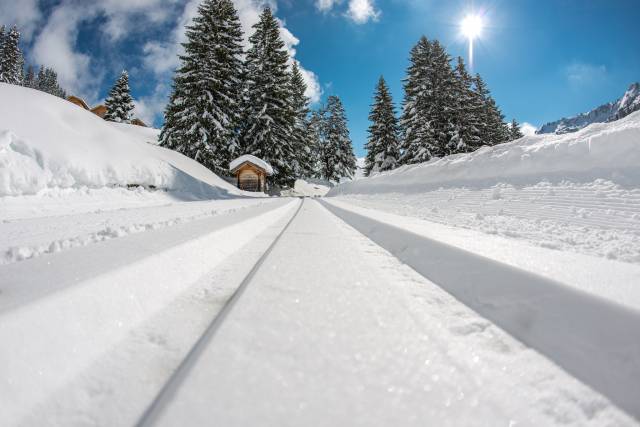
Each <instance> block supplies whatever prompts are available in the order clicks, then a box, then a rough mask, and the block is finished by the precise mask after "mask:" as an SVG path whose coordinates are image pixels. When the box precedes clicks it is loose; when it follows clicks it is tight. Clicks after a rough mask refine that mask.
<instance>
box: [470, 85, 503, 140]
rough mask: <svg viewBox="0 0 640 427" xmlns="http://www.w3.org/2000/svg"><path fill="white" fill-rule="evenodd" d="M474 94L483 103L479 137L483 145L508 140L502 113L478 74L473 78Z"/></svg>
mask: <svg viewBox="0 0 640 427" xmlns="http://www.w3.org/2000/svg"><path fill="white" fill-rule="evenodd" d="M474 87H475V93H476V96H478V97H479V99H481V101H482V103H483V109H482V114H481V117H482V129H481V133H480V134H481V139H482V143H483V144H484V145H496V144H501V143H503V142H507V141H508V140H509V128H508V127H507V124H506V123H505V122H504V115H503V114H502V112H501V111H500V109H499V108H498V106H497V105H496V102H495V100H494V99H493V97H492V96H491V93H490V92H489V89H488V88H487V85H486V84H485V82H484V80H482V77H481V76H480V74H476V76H475V78H474Z"/></svg>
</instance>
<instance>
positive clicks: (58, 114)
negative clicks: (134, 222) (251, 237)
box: [0, 84, 241, 198]
mask: <svg viewBox="0 0 640 427" xmlns="http://www.w3.org/2000/svg"><path fill="white" fill-rule="evenodd" d="M0 99H2V102H0V197H2V196H23V195H34V194H38V193H40V192H42V191H47V190H51V189H67V188H72V189H84V188H91V189H97V188H112V187H123V188H126V187H129V186H143V187H145V188H156V189H162V190H171V191H175V192H180V193H186V194H191V195H192V196H193V197H203V198H220V197H229V196H232V195H239V194H241V193H240V192H239V191H238V190H237V189H235V188H234V187H233V186H231V185H230V184H228V183H227V182H225V181H224V180H222V179H220V178H219V177H217V176H216V175H214V174H213V173H211V172H209V171H207V170H206V169H205V168H203V167H202V166H200V165H199V164H197V163H196V162H194V161H192V160H190V159H187V158H186V157H184V156H181V155H179V154H177V153H175V152H171V151H169V150H166V149H164V148H161V147H157V146H155V145H153V144H147V143H146V142H148V141H149V142H151V141H153V140H154V138H155V136H156V135H155V133H156V132H157V131H155V130H151V129H144V128H139V127H137V126H131V125H118V124H114V123H108V122H106V121H104V120H102V119H101V118H99V117H97V116H95V115H94V114H92V113H90V112H88V111H86V110H83V109H82V108H80V107H78V106H77V105H74V104H72V103H70V102H68V101H65V100H63V99H60V98H57V97H54V96H51V95H48V94H46V93H43V92H39V91H36V90H33V89H28V88H23V87H19V86H14V85H7V84H0Z"/></svg>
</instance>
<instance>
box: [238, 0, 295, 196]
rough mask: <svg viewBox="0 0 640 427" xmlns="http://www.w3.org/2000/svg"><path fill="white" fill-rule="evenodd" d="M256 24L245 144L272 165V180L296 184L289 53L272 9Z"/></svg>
mask: <svg viewBox="0 0 640 427" xmlns="http://www.w3.org/2000/svg"><path fill="white" fill-rule="evenodd" d="M253 28H254V30H255V32H254V34H253V35H252V36H251V37H250V38H249V42H250V43H251V47H250V48H249V50H248V52H247V57H246V62H245V69H246V82H245V93H244V96H245V120H244V121H245V128H244V132H243V145H244V147H245V150H246V152H247V153H249V154H253V155H255V156H257V157H260V158H262V159H264V160H265V161H267V162H268V163H270V164H271V165H272V166H273V169H274V176H273V177H272V178H271V179H272V181H273V182H275V183H276V184H278V185H283V186H287V185H291V184H293V181H294V179H295V164H296V150H295V147H294V140H293V137H292V133H293V128H294V123H295V120H294V116H295V114H294V106H293V105H292V95H291V86H290V84H289V81H290V76H289V72H288V66H287V63H288V61H289V54H288V53H287V50H286V48H285V44H284V41H283V40H282V38H281V36H280V28H279V26H278V22H277V21H276V19H275V18H274V16H273V14H272V13H271V9H269V8H265V9H264V11H263V12H262V14H261V15H260V20H259V21H258V23H256V24H255V25H254V26H253Z"/></svg>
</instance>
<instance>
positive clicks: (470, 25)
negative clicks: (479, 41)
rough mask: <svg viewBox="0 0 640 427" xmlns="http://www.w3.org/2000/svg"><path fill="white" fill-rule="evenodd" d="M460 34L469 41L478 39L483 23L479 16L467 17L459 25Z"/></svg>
mask: <svg viewBox="0 0 640 427" xmlns="http://www.w3.org/2000/svg"><path fill="white" fill-rule="evenodd" d="M460 28H461V30H462V34H463V35H464V36H465V37H466V38H468V39H469V40H473V39H475V38H478V37H479V36H480V34H481V33H482V28H483V22H482V17H480V16H479V15H467V16H466V17H465V18H464V19H463V20H462V23H461V25H460Z"/></svg>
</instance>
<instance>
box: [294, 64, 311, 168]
mask: <svg viewBox="0 0 640 427" xmlns="http://www.w3.org/2000/svg"><path fill="white" fill-rule="evenodd" d="M290 90H291V105H292V108H293V115H294V123H293V130H292V135H291V137H292V141H293V144H294V151H295V158H296V162H295V166H294V173H295V176H297V177H310V176H312V175H313V172H314V159H313V156H312V151H311V150H312V145H313V143H314V142H313V138H312V134H310V132H311V131H312V130H311V129H310V120H309V98H308V97H307V96H306V95H305V92H306V91H307V84H306V83H305V82H304V79H303V77H302V73H301V72H300V68H299V67H298V63H297V62H296V61H294V62H293V65H292V67H291V89H290Z"/></svg>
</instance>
